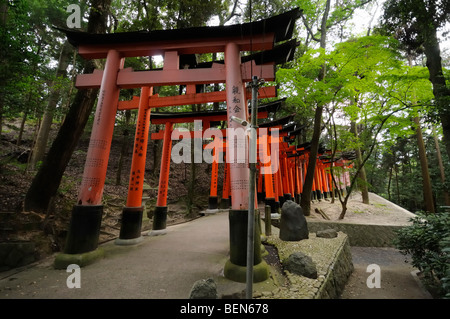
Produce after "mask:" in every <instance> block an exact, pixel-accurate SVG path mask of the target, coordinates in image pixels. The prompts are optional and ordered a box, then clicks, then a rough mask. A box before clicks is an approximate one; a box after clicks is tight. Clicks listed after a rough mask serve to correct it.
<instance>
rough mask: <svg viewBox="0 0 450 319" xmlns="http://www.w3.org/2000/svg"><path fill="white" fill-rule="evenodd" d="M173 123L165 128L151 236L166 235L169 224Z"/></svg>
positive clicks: (167, 123)
mask: <svg viewBox="0 0 450 319" xmlns="http://www.w3.org/2000/svg"><path fill="white" fill-rule="evenodd" d="M172 126H173V124H172V122H166V126H165V128H164V141H163V148H162V155H161V168H160V171H159V185H158V197H157V199H156V207H155V211H154V212H153V223H152V231H150V232H149V235H160V234H165V233H166V222H167V191H168V188H169V172H170V153H171V150H172Z"/></svg>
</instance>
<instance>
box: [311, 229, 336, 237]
mask: <svg viewBox="0 0 450 319" xmlns="http://www.w3.org/2000/svg"><path fill="white" fill-rule="evenodd" d="M316 236H317V237H320V238H335V237H337V231H336V229H333V228H329V229H324V230H318V231H317V232H316Z"/></svg>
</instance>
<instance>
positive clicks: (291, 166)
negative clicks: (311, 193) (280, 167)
mask: <svg viewBox="0 0 450 319" xmlns="http://www.w3.org/2000/svg"><path fill="white" fill-rule="evenodd" d="M287 163H288V173H289V192H290V193H291V198H290V199H291V200H294V197H295V196H294V195H295V187H294V182H295V174H294V164H293V163H292V158H288V162H287Z"/></svg>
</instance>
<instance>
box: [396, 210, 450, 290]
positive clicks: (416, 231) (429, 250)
mask: <svg viewBox="0 0 450 319" xmlns="http://www.w3.org/2000/svg"><path fill="white" fill-rule="evenodd" d="M411 221H412V225H410V226H406V227H404V228H402V229H400V230H399V231H397V238H396V240H395V242H394V244H395V246H396V247H397V248H398V249H399V250H400V252H401V253H402V254H404V255H410V257H411V259H412V265H413V266H414V267H416V268H417V269H419V270H420V271H421V272H422V274H423V276H424V283H425V284H426V285H427V286H429V287H431V288H432V289H433V290H435V289H436V294H437V297H444V298H450V213H448V212H443V213H439V214H423V213H419V214H417V216H416V217H414V218H412V219H411Z"/></svg>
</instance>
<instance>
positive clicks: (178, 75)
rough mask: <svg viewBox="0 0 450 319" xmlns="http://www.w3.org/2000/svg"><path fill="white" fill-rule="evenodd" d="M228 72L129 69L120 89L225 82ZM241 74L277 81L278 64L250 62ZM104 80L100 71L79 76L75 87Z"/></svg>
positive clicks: (246, 78)
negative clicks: (276, 66) (276, 70)
mask: <svg viewBox="0 0 450 319" xmlns="http://www.w3.org/2000/svg"><path fill="white" fill-rule="evenodd" d="M225 71H226V66H225V65H223V64H213V67H212V68H208V69H181V70H153V71H132V70H131V69H130V68H128V69H124V70H120V71H119V73H118V76H117V86H118V87H119V88H121V89H130V88H138V87H143V86H165V85H189V84H212V83H225V75H226V72H225ZM241 74H242V80H243V81H244V82H250V81H251V80H252V76H253V75H258V76H259V77H260V78H262V79H264V80H266V81H274V80H275V65H274V64H264V65H256V64H255V62H254V61H248V62H245V63H243V64H241ZM102 77H103V71H101V70H97V71H95V72H94V73H92V74H80V75H78V76H77V79H76V83H75V86H76V87H77V88H78V89H91V88H99V87H100V85H101V82H102Z"/></svg>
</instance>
